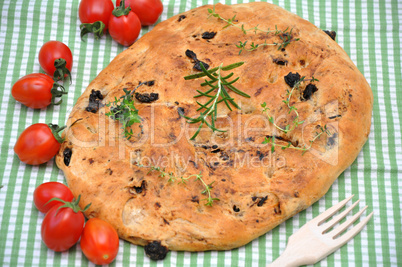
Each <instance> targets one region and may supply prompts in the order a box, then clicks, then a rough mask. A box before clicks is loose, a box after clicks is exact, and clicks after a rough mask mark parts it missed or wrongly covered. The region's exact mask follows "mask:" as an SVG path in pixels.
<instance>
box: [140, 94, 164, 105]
mask: <svg viewBox="0 0 402 267" xmlns="http://www.w3.org/2000/svg"><path fill="white" fill-rule="evenodd" d="M135 98H136V99H137V100H138V101H140V102H142V103H151V102H154V101H156V100H158V99H159V94H158V93H150V94H148V93H143V94H140V93H135Z"/></svg>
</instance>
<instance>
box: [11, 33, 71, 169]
mask: <svg viewBox="0 0 402 267" xmlns="http://www.w3.org/2000/svg"><path fill="white" fill-rule="evenodd" d="M38 58H39V64H40V66H41V67H42V69H43V70H44V71H45V72H46V73H47V74H48V75H46V74H43V73H31V74H28V75H25V76H24V77H22V78H20V79H19V80H18V81H17V82H16V83H15V84H14V85H13V87H12V89H11V94H12V96H13V97H14V98H15V100H17V101H19V102H21V103H22V104H24V105H26V106H27V107H30V108H34V109H40V108H45V107H47V106H49V105H50V104H53V105H59V104H61V102H62V100H59V101H57V102H56V101H55V98H56V97H62V96H63V95H64V94H67V92H66V90H65V88H64V87H63V86H62V85H60V84H59V83H58V82H57V81H58V80H63V79H64V78H65V77H69V78H70V81H71V73H70V72H71V68H72V66H73V55H72V53H71V50H70V48H68V46H66V45H65V44H63V43H62V42H59V41H49V42H46V43H45V44H44V45H43V46H42V47H41V49H40V51H39V56H38ZM51 76H52V77H53V78H52V77H51ZM64 128H65V127H58V126H57V125H54V124H44V123H36V124H33V125H31V126H29V127H28V128H27V129H25V130H24V131H23V132H22V133H21V135H20V136H19V138H18V140H17V142H16V144H15V146H14V152H15V153H16V154H17V156H18V157H19V159H20V160H21V161H22V162H24V163H26V164H31V165H39V164H42V163H45V162H47V161H49V160H50V159H52V158H53V157H54V156H55V155H56V154H57V152H58V151H59V149H60V144H61V143H62V142H63V139H62V138H61V137H60V136H59V132H60V131H62V130H63V129H64Z"/></svg>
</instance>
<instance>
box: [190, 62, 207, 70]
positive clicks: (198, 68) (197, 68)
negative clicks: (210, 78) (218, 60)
mask: <svg viewBox="0 0 402 267" xmlns="http://www.w3.org/2000/svg"><path fill="white" fill-rule="evenodd" d="M200 64H203V65H204V68H205V69H206V70H207V69H209V65H208V64H207V63H205V62H202V61H200V60H197V62H196V63H195V64H194V67H193V68H194V69H196V70H198V71H202V69H201V66H200Z"/></svg>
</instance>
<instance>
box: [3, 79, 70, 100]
mask: <svg viewBox="0 0 402 267" xmlns="http://www.w3.org/2000/svg"><path fill="white" fill-rule="evenodd" d="M11 94H12V96H13V97H14V98H15V100H17V101H19V102H21V103H22V104H24V105H25V106H27V107H30V108H44V107H47V106H49V105H50V104H53V105H59V104H61V102H62V100H60V101H58V102H55V98H56V97H61V96H62V95H63V94H67V92H66V90H65V89H64V87H63V86H61V85H60V84H58V83H55V82H54V81H53V79H52V78H51V77H49V76H48V75H46V74H43V73H31V74H28V75H25V76H24V77H21V78H20V79H19V80H18V81H17V82H16V83H15V84H14V85H13V88H12V89H11Z"/></svg>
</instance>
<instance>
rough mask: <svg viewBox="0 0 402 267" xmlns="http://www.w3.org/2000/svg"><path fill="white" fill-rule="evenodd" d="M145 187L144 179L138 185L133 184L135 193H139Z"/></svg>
mask: <svg viewBox="0 0 402 267" xmlns="http://www.w3.org/2000/svg"><path fill="white" fill-rule="evenodd" d="M146 189H147V183H146V182H145V181H142V182H141V185H140V186H134V190H135V192H136V193H137V194H141V193H142V191H145V190H146Z"/></svg>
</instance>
